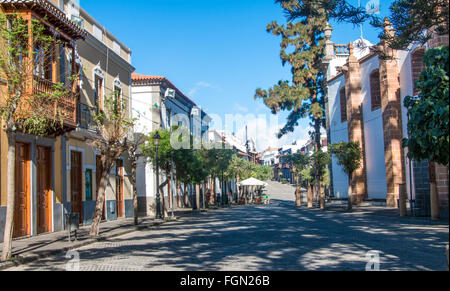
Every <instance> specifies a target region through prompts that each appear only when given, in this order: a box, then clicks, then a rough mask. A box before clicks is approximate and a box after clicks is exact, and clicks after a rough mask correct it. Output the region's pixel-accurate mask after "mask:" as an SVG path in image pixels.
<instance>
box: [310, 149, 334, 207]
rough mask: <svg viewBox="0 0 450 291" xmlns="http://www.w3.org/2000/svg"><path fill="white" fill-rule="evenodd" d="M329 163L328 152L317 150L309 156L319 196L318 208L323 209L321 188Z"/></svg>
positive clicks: (323, 197) (323, 200)
mask: <svg viewBox="0 0 450 291" xmlns="http://www.w3.org/2000/svg"><path fill="white" fill-rule="evenodd" d="M330 163H331V156H330V155H329V154H328V153H325V152H323V151H322V150H319V151H317V152H315V153H314V154H313V155H312V156H311V168H312V172H313V173H315V175H314V183H315V184H316V185H317V196H318V197H320V208H321V209H325V191H322V190H321V187H320V186H321V185H323V183H324V177H325V175H326V173H327V170H328V165H329V164H330Z"/></svg>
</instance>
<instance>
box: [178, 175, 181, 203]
mask: <svg viewBox="0 0 450 291" xmlns="http://www.w3.org/2000/svg"><path fill="white" fill-rule="evenodd" d="M180 188H181V182H180V180H179V179H177V207H178V208H181V196H180V190H181V189H180Z"/></svg>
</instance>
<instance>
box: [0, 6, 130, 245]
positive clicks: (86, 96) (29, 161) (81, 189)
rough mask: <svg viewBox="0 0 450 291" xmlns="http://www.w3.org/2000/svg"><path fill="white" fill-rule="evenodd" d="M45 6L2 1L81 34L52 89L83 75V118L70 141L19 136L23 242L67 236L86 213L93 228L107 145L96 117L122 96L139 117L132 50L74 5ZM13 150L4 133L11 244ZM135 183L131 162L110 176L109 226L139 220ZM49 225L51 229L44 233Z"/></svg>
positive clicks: (68, 134) (1, 84)
mask: <svg viewBox="0 0 450 291" xmlns="http://www.w3.org/2000/svg"><path fill="white" fill-rule="evenodd" d="M41 2H42V4H40V5H38V6H36V5H34V4H33V3H34V1H32V0H30V1H27V0H25V1H13V0H9V1H0V8H1V9H2V10H1V13H5V10H7V11H9V12H15V11H13V10H14V9H17V7H23V9H28V10H30V11H34V12H33V13H38V14H39V15H41V14H42V13H45V15H47V14H48V15H50V16H51V17H50V18H49V19H50V20H51V21H50V22H51V23H53V22H54V25H55V27H57V28H58V29H60V27H59V26H62V25H64V29H66V30H70V29H72V30H73V31H72V34H73V39H72V41H71V42H68V44H69V45H68V46H67V47H60V48H59V49H58V52H57V54H58V57H57V58H55V62H57V63H56V64H54V68H55V71H56V72H57V73H56V74H53V75H55V76H57V79H56V80H52V81H53V83H55V82H62V83H65V82H69V80H66V77H65V76H67V74H65V73H64V72H70V71H73V70H75V69H76V70H78V71H79V72H80V77H79V79H78V80H77V82H76V83H77V86H76V87H77V90H76V94H77V100H76V104H75V107H74V109H73V110H74V111H73V112H74V116H76V117H75V118H74V123H73V125H72V127H71V128H68V129H67V130H65V131H64V132H65V133H63V134H62V135H58V136H54V137H49V138H44V137H36V136H30V135H24V134H20V133H19V134H17V146H16V151H17V154H16V180H17V179H18V178H17V177H20V179H19V181H16V192H20V191H19V190H18V189H22V188H23V189H25V190H26V191H25V192H24V193H25V194H22V196H24V199H22V200H23V201H24V203H23V204H24V206H25V207H24V209H22V210H20V211H15V212H17V213H20V214H21V215H22V217H23V219H22V220H24V221H23V222H21V223H22V224H23V225H22V226H20V227H16V223H17V221H15V234H14V237H15V238H20V237H27V236H34V235H39V234H43V233H49V232H57V231H61V230H63V229H64V228H65V227H64V225H65V217H66V215H67V214H69V213H78V214H79V217H80V224H82V225H89V224H90V223H91V221H92V217H93V213H94V209H95V204H96V196H97V195H96V192H97V186H96V185H97V180H98V178H99V177H98V176H97V173H99V172H100V171H99V167H100V165H99V162H98V160H99V153H98V152H97V151H96V149H95V147H94V146H93V144H92V141H93V140H95V139H97V138H100V133H99V130H98V129H97V127H96V124H95V122H94V120H93V118H94V115H95V113H96V110H98V108H102V106H103V101H104V99H105V98H107V97H109V96H112V95H113V94H114V92H119V96H120V99H121V100H122V105H123V110H124V111H123V112H124V114H126V115H128V116H131V111H130V110H131V109H130V108H131V106H130V100H131V73H132V72H133V71H134V68H133V67H132V66H131V50H130V49H128V48H127V47H126V46H125V45H123V44H122V43H121V42H120V41H119V40H118V39H116V38H115V37H114V36H113V35H112V34H111V33H110V32H108V31H107V30H106V29H105V28H104V27H103V26H102V25H101V24H99V23H98V22H97V21H96V20H95V19H93V18H92V17H91V16H90V15H89V14H88V13H87V12H86V11H84V10H83V9H82V8H80V7H79V6H76V4H75V3H73V2H72V1H66V0H64V1H62V0H61V1H58V0H48V1H41ZM33 9H34V10H33ZM52 21H53V22H52ZM76 36H78V37H76ZM70 45H72V46H73V48H72V47H70ZM6 84H7V83H6V80H5V79H4V78H1V76H0V93H1V94H2V95H1V96H4V94H5V89H6ZM7 150H8V140H7V136H6V133H5V132H4V131H3V130H0V158H1V165H0V176H1V179H0V242H1V241H3V233H4V224H5V218H6V205H7V201H6V192H7V186H6V185H7V182H8V181H7V176H6V172H7ZM20 155H22V156H20ZM43 173H44V174H45V175H46V176H45V177H44V178H43V175H44V174H43ZM130 175H131V169H130V162H129V161H128V158H127V156H126V155H124V156H123V157H121V159H120V160H118V161H117V162H116V165H115V167H114V170H113V171H112V172H111V174H110V178H109V183H108V187H107V191H106V202H105V211H104V219H105V220H116V219H120V218H125V217H132V216H133V203H132V193H133V191H132V185H131V177H130ZM43 181H44V182H43ZM18 183H19V184H18ZM21 185H23V187H22V186H21ZM42 189H45V190H42ZM41 192H45V193H46V194H45V195H47V196H48V197H47V200H46V203H42V201H41V200H42V199H41V196H43V195H42V193H41ZM18 197H19V196H18V194H17V193H16V205H18V204H20V203H17V201H18ZM19 200H20V201H22V200H21V199H19ZM42 207H45V209H46V210H45V211H43V210H42ZM17 213H15V215H18V214H17ZM43 217H44V218H43ZM16 220H20V219H16ZM42 220H45V221H46V223H43V222H42ZM43 224H46V225H45V226H44V227H43V226H42V225H43ZM19 230H21V231H19Z"/></svg>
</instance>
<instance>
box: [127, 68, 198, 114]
mask: <svg viewBox="0 0 450 291" xmlns="http://www.w3.org/2000/svg"><path fill="white" fill-rule="evenodd" d="M131 81H132V82H142V81H155V82H164V81H165V82H167V84H169V86H171V87H172V88H173V89H175V90H177V91H178V92H179V93H180V94H181V95H182V96H183V97H184V98H186V99H187V100H189V101H190V102H191V103H192V104H193V105H194V106H197V104H196V103H195V102H194V101H192V99H191V98H189V97H187V96H186V95H184V94H183V92H181V91H180V90H179V89H178V88H177V87H175V85H174V84H173V83H172V82H170V81H169V80H168V79H167V78H166V77H162V76H146V75H141V74H137V73H132V74H131Z"/></svg>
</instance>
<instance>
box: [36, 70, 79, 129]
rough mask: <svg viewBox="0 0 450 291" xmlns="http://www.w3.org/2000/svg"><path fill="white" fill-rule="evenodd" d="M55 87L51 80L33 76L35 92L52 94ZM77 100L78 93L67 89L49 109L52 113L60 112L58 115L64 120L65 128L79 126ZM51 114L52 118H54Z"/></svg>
mask: <svg viewBox="0 0 450 291" xmlns="http://www.w3.org/2000/svg"><path fill="white" fill-rule="evenodd" d="M54 88H55V84H53V83H52V82H51V81H49V80H45V79H43V78H40V77H38V76H34V77H33V94H34V95H36V94H42V93H44V94H51V93H52V91H53V90H54ZM77 101H78V96H77V94H76V93H74V92H71V91H69V90H67V94H64V95H63V96H62V97H61V98H58V100H57V101H55V102H54V104H52V105H51V106H53V108H52V109H51V110H50V111H49V112H51V113H53V114H54V113H56V112H58V115H59V116H60V118H62V120H63V126H64V127H65V128H72V129H74V128H76V127H77ZM53 117H54V115H53V116H51V117H50V118H53Z"/></svg>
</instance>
